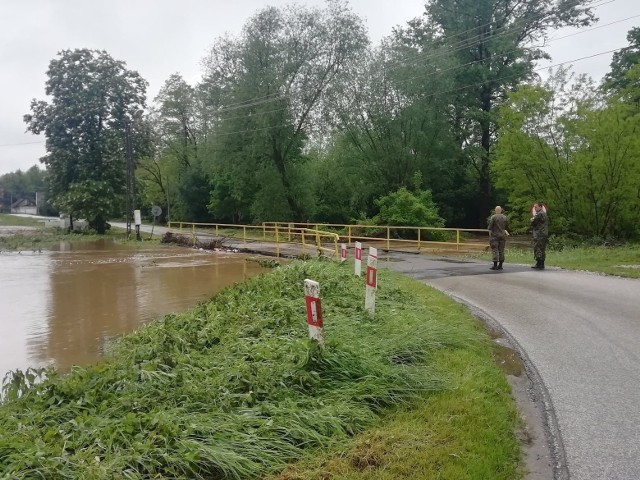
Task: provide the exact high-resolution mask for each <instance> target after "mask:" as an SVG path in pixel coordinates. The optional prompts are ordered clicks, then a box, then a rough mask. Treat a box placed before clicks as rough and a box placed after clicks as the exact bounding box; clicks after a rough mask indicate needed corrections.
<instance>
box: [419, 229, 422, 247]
mask: <svg viewBox="0 0 640 480" xmlns="http://www.w3.org/2000/svg"><path fill="white" fill-rule="evenodd" d="M421 231H422V229H421V228H420V227H418V252H419V251H420V232H421Z"/></svg>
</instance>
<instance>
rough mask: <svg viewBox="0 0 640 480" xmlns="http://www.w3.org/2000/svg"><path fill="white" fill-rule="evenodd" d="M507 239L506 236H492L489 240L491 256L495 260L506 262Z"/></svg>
mask: <svg viewBox="0 0 640 480" xmlns="http://www.w3.org/2000/svg"><path fill="white" fill-rule="evenodd" d="M505 243H507V242H506V239H505V238H504V237H492V238H491V240H489V246H490V247H491V258H492V261H494V262H504V245H505Z"/></svg>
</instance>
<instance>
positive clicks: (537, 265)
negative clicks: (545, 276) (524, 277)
mask: <svg viewBox="0 0 640 480" xmlns="http://www.w3.org/2000/svg"><path fill="white" fill-rule="evenodd" d="M541 263H542V262H541V261H540V260H536V264H535V265H531V268H534V269H536V270H541V268H544V267H540V264H541Z"/></svg>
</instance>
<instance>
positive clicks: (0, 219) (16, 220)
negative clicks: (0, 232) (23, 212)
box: [0, 213, 42, 227]
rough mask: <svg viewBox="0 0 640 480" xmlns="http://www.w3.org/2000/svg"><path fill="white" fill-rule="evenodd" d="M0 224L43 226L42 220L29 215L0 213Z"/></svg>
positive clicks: (4, 225) (3, 225) (2, 225)
mask: <svg viewBox="0 0 640 480" xmlns="http://www.w3.org/2000/svg"><path fill="white" fill-rule="evenodd" d="M0 226H1V227H6V226H12V227H13V226H20V227H42V222H39V221H38V220H35V219H33V218H29V217H16V216H15V215H8V214H6V213H0Z"/></svg>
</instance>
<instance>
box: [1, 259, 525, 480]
mask: <svg viewBox="0 0 640 480" xmlns="http://www.w3.org/2000/svg"><path fill="white" fill-rule="evenodd" d="M345 267H346V265H344V266H340V265H338V264H334V263H330V262H322V261H314V262H292V263H290V264H288V265H286V266H283V267H279V268H277V269H275V270H274V271H273V272H271V273H270V274H268V275H264V276H261V277H256V278H254V279H251V280H248V281H247V282H245V283H242V284H239V285H237V286H235V287H233V288H230V289H226V290H224V291H222V292H220V293H219V294H217V295H216V296H215V297H214V298H213V299H212V300H211V301H209V302H205V303H202V304H200V305H199V306H198V307H197V308H195V309H194V310H192V311H191V312H189V313H186V314H181V315H168V316H166V317H165V318H164V319H162V320H159V321H157V322H155V323H152V324H149V325H147V326H145V327H143V328H141V329H140V330H139V331H137V332H135V333H133V334H131V335H128V336H125V337H123V338H121V339H120V340H119V341H118V342H116V344H115V345H114V346H113V347H112V351H111V352H110V355H109V358H108V359H107V360H106V361H104V362H102V363H100V364H98V365H95V366H90V367H86V368H80V367H76V368H74V369H72V370H71V372H69V373H68V374H66V375H59V374H57V373H56V372H55V371H48V372H47V378H46V379H45V380H43V381H42V382H41V383H36V384H35V385H32V386H30V387H28V388H27V387H25V383H24V382H23V381H22V380H21V379H24V378H25V377H24V376H22V377H20V376H18V377H16V376H14V377H12V378H10V379H9V380H11V381H10V382H9V383H8V384H7V388H6V389H5V398H6V400H5V402H4V403H3V404H2V405H0V472H1V473H0V478H11V479H27V478H46V479H58V478H65V479H66V478H78V479H80V478H82V479H107V478H109V479H111V478H131V479H150V478H154V479H155V478H157V479H161V478H189V479H253V478H264V477H265V476H267V475H278V474H279V472H282V471H283V469H284V468H285V467H286V466H287V465H288V464H291V463H292V462H298V463H296V467H295V469H293V470H292V469H289V470H286V471H285V473H282V475H283V476H282V477H281V478H402V477H403V474H401V473H400V471H401V470H402V469H404V471H405V474H404V478H483V479H485V478H486V479H491V478H496V479H498V478H499V479H507V478H517V476H518V458H519V449H518V444H517V441H516V439H515V433H514V432H515V426H516V415H515V413H514V408H513V404H512V401H511V398H510V396H509V388H508V386H507V384H506V381H505V379H504V378H503V376H502V375H501V374H500V373H499V371H498V370H497V368H496V367H495V366H493V365H492V364H491V353H490V352H491V348H490V344H489V342H488V340H487V337H486V335H485V334H484V333H483V332H482V331H481V330H480V328H479V327H478V326H477V325H476V324H475V323H474V320H473V319H472V318H471V317H470V315H469V314H468V313H466V312H465V311H464V310H463V309H462V307H459V306H457V305H455V304H453V303H452V302H451V301H450V300H448V299H446V298H444V297H443V296H442V295H440V294H437V293H436V292H433V291H432V290H430V289H428V288H427V287H425V286H422V285H419V284H417V283H416V282H413V281H409V280H408V279H405V278H403V277H399V276H398V275H395V274H392V273H390V272H387V271H382V272H381V273H380V284H381V285H382V287H381V288H380V289H379V291H378V303H377V309H376V317H375V319H371V318H370V317H369V316H368V315H367V314H366V313H365V312H364V311H363V296H364V281H363V279H361V278H356V277H354V276H353V275H352V274H351V271H350V270H349V269H347V268H345ZM305 278H311V279H314V280H316V281H318V282H319V283H320V285H321V289H322V292H321V293H322V298H323V300H322V301H323V312H324V318H325V338H326V345H325V347H324V348H321V347H319V346H318V345H317V344H316V343H315V342H311V341H309V340H308V339H307V338H306V336H307V327H306V315H305V307H304V301H303V299H302V293H301V292H302V284H303V281H304V279H305ZM29 383H33V382H32V379H29ZM367 441H368V442H372V441H373V442H378V443H380V444H381V445H383V446H382V447H381V450H380V452H379V453H376V455H377V457H376V458H377V459H376V460H375V461H373V460H371V462H370V461H369V460H367V457H366V454H359V453H357V452H360V451H363V449H366V448H368V447H367V445H368V444H367ZM376 444H377V443H376ZM354 452H355V453H354ZM411 452H413V455H412V456H410V457H408V458H409V460H408V461H406V462H404V459H403V458H402V457H400V456H399V455H403V456H405V455H407V456H408V455H409V454H410V453H411ZM365 453H366V452H365ZM318 456H320V458H323V459H324V460H323V462H322V463H321V464H320V465H319V466H318V465H313V463H306V462H308V461H309V460H308V459H309V458H311V457H318ZM341 457H343V458H344V459H346V460H345V461H346V465H347V466H346V467H343V466H340V461H339V460H340V458H341ZM378 457H379V458H378ZM420 457H428V458H429V461H424V462H421V463H420V466H419V467H416V466H415V465H413V464H412V463H413V462H414V461H415V462H418V459H419V458H420ZM355 458H357V460H354V459H355ZM336 459H337V460H336ZM363 462H364V463H363ZM405 463H406V464H405ZM304 465H307V466H306V467H305V466H304ZM331 465H335V467H331V468H335V472H334V473H333V474H331V475H332V476H330V477H327V476H325V477H321V476H314V475H316V473H317V472H318V470H317V469H318V468H319V469H320V470H327V469H328V468H329V467H330V466H331ZM381 465H387V466H388V468H386V467H385V468H381V467H380V466H381ZM451 465H453V467H452V468H453V469H451V468H450V467H451ZM292 468H293V467H292ZM416 468H419V470H416ZM372 471H377V472H378V473H380V472H387V473H385V475H387V476H377V477H376V476H358V475H361V474H363V472H365V473H366V472H372ZM416 471H417V472H418V474H416ZM287 472H289V473H287ZM353 472H355V473H353ZM393 472H396V473H393ZM443 472H444V473H445V475H444V476H443V475H442V473H443ZM464 472H471V474H470V475H471V476H469V473H467V474H464ZM286 475H291V476H286ZM293 475H297V476H293ZM456 475H457V476H456ZM476 475H477V476H476Z"/></svg>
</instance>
